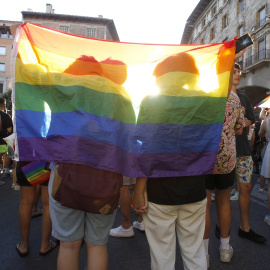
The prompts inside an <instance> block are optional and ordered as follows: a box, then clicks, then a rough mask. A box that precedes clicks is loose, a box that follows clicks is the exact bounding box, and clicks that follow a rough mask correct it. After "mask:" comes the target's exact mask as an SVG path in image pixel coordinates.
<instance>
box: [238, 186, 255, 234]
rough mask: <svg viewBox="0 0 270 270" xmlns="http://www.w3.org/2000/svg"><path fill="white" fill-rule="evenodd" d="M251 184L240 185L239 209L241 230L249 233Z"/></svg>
mask: <svg viewBox="0 0 270 270" xmlns="http://www.w3.org/2000/svg"><path fill="white" fill-rule="evenodd" d="M251 187H252V186H251V183H239V188H240V189H239V199H238V204H239V209H240V217H241V223H240V228H241V229H242V230H243V231H245V232H249V230H250V227H249V206H250V193H251Z"/></svg>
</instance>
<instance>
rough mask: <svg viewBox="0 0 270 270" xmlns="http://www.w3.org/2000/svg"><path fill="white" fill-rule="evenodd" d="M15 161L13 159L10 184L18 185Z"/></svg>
mask: <svg viewBox="0 0 270 270" xmlns="http://www.w3.org/2000/svg"><path fill="white" fill-rule="evenodd" d="M16 167H17V161H16V160H13V175H12V184H14V185H15V186H18V184H17V175H16Z"/></svg>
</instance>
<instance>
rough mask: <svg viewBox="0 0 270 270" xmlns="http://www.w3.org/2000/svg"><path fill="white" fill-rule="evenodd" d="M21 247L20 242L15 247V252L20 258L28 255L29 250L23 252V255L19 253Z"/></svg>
mask: <svg viewBox="0 0 270 270" xmlns="http://www.w3.org/2000/svg"><path fill="white" fill-rule="evenodd" d="M21 245H22V242H21V243H19V244H17V245H16V250H17V252H18V254H19V256H20V257H25V256H27V255H28V253H29V250H28V251H27V252H24V253H23V252H21Z"/></svg>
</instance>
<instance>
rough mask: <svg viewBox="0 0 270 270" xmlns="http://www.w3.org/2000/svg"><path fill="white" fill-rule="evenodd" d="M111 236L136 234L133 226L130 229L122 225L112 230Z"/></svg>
mask: <svg viewBox="0 0 270 270" xmlns="http://www.w3.org/2000/svg"><path fill="white" fill-rule="evenodd" d="M110 236H114V237H133V236H134V230H133V227H132V226H131V227H130V228H129V229H125V228H123V227H122V225H120V226H119V227H117V228H115V229H111V230H110Z"/></svg>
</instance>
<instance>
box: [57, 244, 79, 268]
mask: <svg viewBox="0 0 270 270" xmlns="http://www.w3.org/2000/svg"><path fill="white" fill-rule="evenodd" d="M81 244H82V239H80V240H76V241H73V242H63V241H60V249H59V254H58V258H57V270H79V253H80V248H81Z"/></svg>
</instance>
